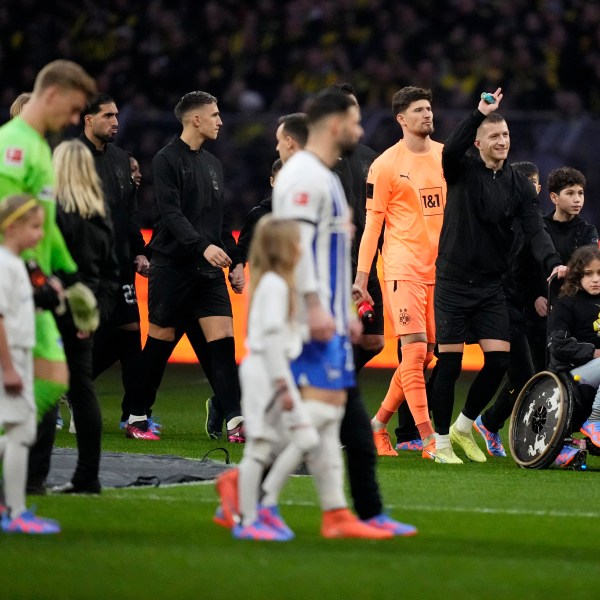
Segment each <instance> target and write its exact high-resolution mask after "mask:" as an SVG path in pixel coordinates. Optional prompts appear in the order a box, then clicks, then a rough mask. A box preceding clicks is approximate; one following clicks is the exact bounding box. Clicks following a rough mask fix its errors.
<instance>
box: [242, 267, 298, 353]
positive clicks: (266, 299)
mask: <svg viewBox="0 0 600 600" xmlns="http://www.w3.org/2000/svg"><path fill="white" fill-rule="evenodd" d="M267 332H269V333H281V334H283V335H282V336H281V339H282V340H285V342H284V345H283V347H282V348H280V349H279V351H280V352H281V354H282V355H283V356H285V357H286V358H287V359H288V360H292V359H294V358H296V357H297V356H298V355H299V354H300V350H301V349H302V338H301V335H300V330H299V327H298V326H297V324H295V323H294V322H293V321H292V320H291V319H290V317H289V288H288V285H287V283H286V282H285V280H284V279H283V278H282V277H280V276H279V275H278V274H277V273H274V272H273V271H268V272H267V273H265V274H264V275H263V276H262V278H261V280H260V281H259V282H258V285H257V286H256V289H255V290H254V294H253V295H252V303H251V304H250V311H249V314H248V335H247V338H246V346H247V347H248V350H249V351H250V352H263V351H264V350H265V333H267Z"/></svg>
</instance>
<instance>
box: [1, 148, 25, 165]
mask: <svg viewBox="0 0 600 600" xmlns="http://www.w3.org/2000/svg"><path fill="white" fill-rule="evenodd" d="M24 156H25V153H24V152H23V149H22V148H15V147H14V146H12V147H8V148H7V149H6V152H5V153H4V164H5V165H10V166H12V167H20V166H21V165H22V164H23V159H24Z"/></svg>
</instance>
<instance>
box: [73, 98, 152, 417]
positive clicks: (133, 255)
mask: <svg viewBox="0 0 600 600" xmlns="http://www.w3.org/2000/svg"><path fill="white" fill-rule="evenodd" d="M117 115H118V110H117V106H116V104H115V101H114V100H113V99H112V97H111V96H109V95H108V94H99V95H98V96H96V97H95V98H93V99H92V100H91V101H90V102H89V103H88V104H87V106H86V108H85V110H84V111H83V113H82V120H83V131H82V133H81V135H80V137H79V139H80V140H81V141H82V142H83V143H84V144H85V145H86V146H87V147H88V148H89V149H90V151H91V152H92V155H93V156H94V162H95V165H96V170H97V171H98V175H99V177H100V180H101V181H102V189H103V190H104V197H105V200H106V204H107V206H108V208H109V210H110V217H111V219H112V223H113V228H114V234H115V235H114V240H115V242H114V243H115V246H114V250H115V254H116V257H117V261H118V263H119V275H118V279H117V281H116V282H115V283H118V286H119V291H118V295H117V301H116V305H115V309H114V311H113V313H112V314H111V315H110V318H109V319H108V320H107V321H103V322H102V324H101V326H100V328H99V329H98V331H97V332H96V333H95V334H94V353H93V377H94V379H95V378H96V377H98V375H100V374H101V373H103V372H104V371H106V369H108V368H109V367H110V366H112V365H113V364H114V363H115V362H117V361H119V362H120V363H121V377H122V381H123V388H124V390H125V394H124V396H123V401H122V405H121V410H122V415H121V419H120V420H121V422H124V421H126V420H127V418H128V416H129V412H130V408H129V403H130V394H131V392H132V389H133V386H134V385H135V377H137V361H138V360H139V356H140V354H141V351H142V341H141V332H140V311H139V308H138V303H137V297H136V293H135V274H136V272H137V273H140V274H141V275H144V276H147V275H148V268H149V266H150V263H149V262H148V259H147V257H146V250H145V249H144V245H145V244H144V239H143V237H142V234H141V233H140V227H139V225H138V223H137V220H136V218H135V212H136V208H137V207H136V196H135V192H136V187H135V185H134V183H133V181H132V179H131V167H130V160H129V155H128V154H127V152H125V150H122V149H121V148H118V147H117V146H115V145H114V144H113V143H112V140H113V139H114V137H115V136H116V134H117V131H118V125H119V122H118V119H117Z"/></svg>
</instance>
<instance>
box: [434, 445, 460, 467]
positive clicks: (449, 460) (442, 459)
mask: <svg viewBox="0 0 600 600" xmlns="http://www.w3.org/2000/svg"><path fill="white" fill-rule="evenodd" d="M433 459H434V460H435V462H436V463H439V464H441V465H462V464H463V461H462V460H461V459H460V458H458V456H456V454H454V450H453V449H452V448H451V447H450V448H438V449H436V451H435V454H434V455H433Z"/></svg>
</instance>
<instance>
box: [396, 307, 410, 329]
mask: <svg viewBox="0 0 600 600" xmlns="http://www.w3.org/2000/svg"><path fill="white" fill-rule="evenodd" d="M398 322H399V323H400V325H405V326H406V325H408V324H409V323H410V315H409V314H408V309H407V308H401V309H400V312H399V313H398Z"/></svg>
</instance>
